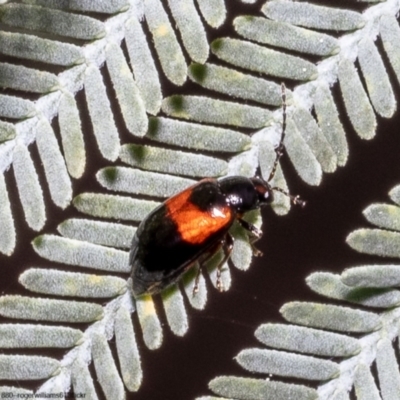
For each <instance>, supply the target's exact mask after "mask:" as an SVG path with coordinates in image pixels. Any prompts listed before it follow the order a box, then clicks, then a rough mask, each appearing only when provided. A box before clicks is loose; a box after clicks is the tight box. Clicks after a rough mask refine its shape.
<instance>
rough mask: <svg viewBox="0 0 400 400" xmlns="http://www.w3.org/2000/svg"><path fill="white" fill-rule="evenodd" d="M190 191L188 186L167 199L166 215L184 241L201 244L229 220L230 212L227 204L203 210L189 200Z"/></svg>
mask: <svg viewBox="0 0 400 400" xmlns="http://www.w3.org/2000/svg"><path fill="white" fill-rule="evenodd" d="M191 193H192V188H188V189H187V190H185V191H183V192H182V193H179V194H178V195H176V196H174V197H171V198H170V199H169V200H167V201H166V203H165V206H166V207H167V210H168V212H167V216H168V217H169V218H171V220H172V221H174V222H175V223H176V225H177V227H178V232H179V234H180V235H181V237H182V239H183V240H184V241H185V242H187V243H190V244H202V243H204V242H205V241H206V240H207V239H208V238H209V237H210V236H212V235H213V234H214V233H216V232H218V231H219V230H220V229H223V228H225V227H226V225H228V224H229V223H230V222H231V218H232V212H231V209H230V208H229V207H228V206H225V207H218V208H214V209H211V210H209V211H203V210H201V209H200V208H198V207H197V206H196V205H195V204H193V203H192V202H191V201H190V200H189V197H190V195H191Z"/></svg>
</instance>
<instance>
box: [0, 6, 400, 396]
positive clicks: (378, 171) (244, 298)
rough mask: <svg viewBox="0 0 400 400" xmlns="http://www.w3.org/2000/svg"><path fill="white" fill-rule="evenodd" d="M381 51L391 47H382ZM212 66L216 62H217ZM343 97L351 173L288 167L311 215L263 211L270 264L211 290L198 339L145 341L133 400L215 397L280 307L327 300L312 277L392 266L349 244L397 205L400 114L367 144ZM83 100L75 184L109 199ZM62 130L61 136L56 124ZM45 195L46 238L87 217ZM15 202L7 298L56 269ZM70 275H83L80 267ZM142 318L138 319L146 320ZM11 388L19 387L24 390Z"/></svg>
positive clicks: (4, 266) (193, 321) (4, 263)
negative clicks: (393, 197)
mask: <svg viewBox="0 0 400 400" xmlns="http://www.w3.org/2000/svg"><path fill="white" fill-rule="evenodd" d="M319 3H322V2H319ZM342 3H343V5H349V4H350V5H351V7H353V8H354V7H356V6H357V7H362V6H360V5H359V4H358V5H354V3H352V2H347V1H343V2H340V4H342ZM261 4H262V2H258V3H257V4H256V5H250V6H244V5H239V2H235V7H236V8H234V7H233V8H232V9H231V10H230V14H229V17H228V19H227V22H226V23H225V25H224V27H223V28H221V29H219V30H216V31H215V30H214V31H210V32H209V37H210V38H212V37H220V36H224V35H228V34H229V35H230V36H235V34H234V32H232V30H231V29H230V26H231V21H232V19H233V17H234V16H235V15H238V14H239V13H251V14H258V10H259V8H260V7H261ZM336 5H338V4H335V6H336ZM238 7H240V8H238ZM378 47H380V48H381V44H380V43H379V41H378ZM210 60H212V61H214V60H213V57H211V58H210ZM8 61H14V60H8ZM388 69H389V72H390V74H391V81H392V84H393V87H394V90H395V92H396V96H397V100H398V93H399V84H398V83H397V81H396V79H395V77H394V76H393V74H392V71H391V69H390V67H388ZM103 74H104V77H105V80H106V82H107V81H108V79H109V78H108V74H107V71H106V70H104V69H103ZM286 83H287V85H288V87H289V88H291V87H293V83H291V82H286ZM108 87H109V91H110V98H111V99H113V98H114V97H115V95H114V93H113V91H112V89H111V85H110V84H109V85H108ZM177 92H179V93H191V94H192V93H205V92H203V91H202V90H200V89H199V88H198V87H197V86H196V85H194V84H192V83H190V82H188V83H187V84H185V85H184V87H183V88H179V89H177V88H175V87H174V86H173V85H171V84H170V83H168V82H163V94H164V96H167V95H170V94H173V93H177ZM334 93H335V96H336V100H337V103H338V106H339V108H340V111H341V121H342V123H343V124H344V126H345V130H346V132H347V134H348V141H349V147H350V157H349V162H348V163H347V165H346V166H345V167H344V168H340V169H338V171H337V172H335V173H334V174H330V175H326V176H324V178H323V183H322V184H321V185H320V186H319V187H317V188H312V187H309V186H307V185H306V184H304V183H302V182H301V181H300V179H299V178H298V176H297V175H296V173H295V171H294V170H293V167H292V166H291V164H290V162H289V160H288V159H287V157H285V158H284V159H283V168H284V171H285V174H286V177H287V181H288V184H289V187H290V190H291V192H292V193H294V194H300V195H301V197H302V198H304V199H305V200H307V206H306V208H304V209H300V208H293V209H292V210H291V211H290V213H289V215H287V216H285V217H278V216H276V215H275V214H274V213H273V212H272V210H270V209H265V210H263V221H264V223H263V231H264V236H263V238H262V240H261V241H260V242H259V244H258V247H259V248H260V249H262V250H263V252H264V256H263V257H261V258H259V259H256V260H255V261H254V262H253V264H252V266H251V268H250V269H249V271H247V272H241V271H238V270H236V269H234V268H232V269H231V270H232V288H231V290H230V291H229V292H227V293H223V294H220V293H218V292H217V291H216V290H213V289H211V288H210V290H209V299H208V303H207V306H206V309H205V310H204V311H201V312H200V311H195V310H193V309H190V308H189V331H188V333H187V334H186V336H185V337H183V338H178V337H176V336H174V335H173V334H171V333H170V331H169V328H168V326H167V325H166V324H165V326H164V340H163V345H162V347H161V349H159V350H156V351H149V350H147V349H146V348H145V346H144V344H143V342H142V341H141V339H140V338H138V339H139V347H140V349H139V350H140V353H141V357H142V367H143V371H144V382H143V385H142V388H141V389H140V391H139V392H138V393H137V394H131V395H129V398H137V399H152V400H153V399H154V400H158V399H164V400H170V399H193V398H195V397H196V396H200V395H206V394H210V392H209V391H208V389H207V384H208V382H209V381H210V380H211V379H212V378H214V377H215V376H218V375H229V374H233V375H241V376H250V374H249V373H247V372H246V371H244V370H242V369H241V368H240V367H239V365H238V364H237V363H236V362H235V361H234V360H233V357H235V356H236V355H237V354H238V353H239V351H240V350H242V349H244V348H246V347H257V346H259V343H258V342H257V340H256V339H255V338H254V331H255V329H256V328H257V327H258V326H259V325H260V324H262V323H265V322H275V321H279V322H283V319H282V318H281V317H280V314H279V308H280V307H281V306H282V305H283V304H284V303H285V302H287V301H292V300H313V301H323V300H324V299H323V298H321V297H320V296H318V295H316V294H314V293H312V292H311V291H310V290H309V289H308V288H307V286H306V284H305V278H306V276H307V275H308V274H310V273H311V272H314V271H320V270H323V271H331V272H340V271H342V270H343V269H344V268H346V267H350V266H355V265H361V264H364V263H375V262H377V263H385V262H390V261H392V260H385V259H380V258H377V257H372V256H367V255H363V254H359V253H357V252H355V251H353V250H352V249H351V248H350V247H349V246H348V245H346V243H345V238H346V236H347V235H348V234H349V233H350V232H351V231H352V230H354V229H357V228H360V227H365V226H368V223H367V222H366V221H365V219H364V218H363V216H362V213H361V212H362V210H363V209H364V208H365V207H367V206H368V205H369V204H371V203H372V202H389V197H388V195H387V193H388V191H389V190H390V189H391V188H392V187H393V186H395V185H396V184H400V170H399V169H400V168H399V166H400V163H399V154H400V134H399V133H400V132H399V126H400V117H399V116H398V113H397V114H396V116H395V117H394V118H392V119H391V120H390V121H387V120H382V119H381V118H378V132H377V136H376V138H375V139H373V140H371V141H363V140H361V139H359V138H358V137H357V135H356V134H355V132H354V131H353V129H352V127H351V125H350V124H349V121H348V119H347V117H346V115H345V112H344V109H343V104H342V100H341V97H340V91H339V90H338V88H337V87H336V88H335V89H334ZM77 98H78V102H79V105H80V110H81V118H82V124H83V130H84V132H85V142H86V146H87V151H88V168H87V171H86V173H85V176H84V178H83V179H81V180H79V181H74V183H73V185H74V195H76V194H78V193H81V192H83V191H101V190H102V189H101V188H100V185H98V184H97V183H96V181H95V179H94V178H93V176H94V174H95V172H96V171H97V170H98V169H99V168H101V167H102V166H105V165H108V164H107V163H105V162H104V160H102V158H101V156H100V155H99V152H98V150H97V147H96V144H95V142H94V139H93V136H92V134H91V130H92V128H91V124H90V121H89V119H88V116H87V110H86V106H85V103H84V96H83V95H82V93H80V94H78V97H77ZM115 103H116V102H115V101H114V105H113V107H114V111H115V115H116V118H117V124H118V128H119V130H120V132H121V137H122V141H123V142H124V143H125V142H131V141H132V136H131V135H129V134H128V133H127V132H126V129H125V127H124V123H123V121H122V119H121V118H120V113H119V110H118V107H117V105H116V104H115ZM53 127H54V129H55V130H56V131H57V129H58V127H57V121H56V120H55V121H53ZM30 150H31V152H32V154H33V156H34V158H35V165H36V168H37V169H38V171H39V174H40V175H41V182H42V187H43V188H46V184H45V182H44V181H43V173H42V172H43V171H42V169H41V168H42V167H41V165H40V161H39V159H38V156H37V149H36V146H35V144H33V145H31V146H30ZM6 180H7V183H8V187H9V188H10V187H14V188H15V183H14V177H13V174H12V171H8V172H7V173H6ZM44 194H45V201H46V207H47V218H48V221H47V223H46V226H45V228H44V229H43V232H45V233H55V232H56V229H55V228H56V226H57V225H58V224H59V223H60V222H61V221H62V220H64V219H66V218H69V217H72V216H79V213H77V212H76V211H75V210H74V209H73V207H72V206H70V207H69V208H68V209H67V210H65V211H61V210H59V209H58V208H57V207H55V206H54V205H52V203H51V201H50V200H49V194H48V191H47V189H45V193H44ZM10 200H11V202H12V211H13V216H14V218H15V222H16V227H17V248H16V251H15V254H14V255H13V256H12V257H10V258H8V257H5V256H3V255H0V265H1V268H0V293H1V294H2V295H3V294H11V293H20V294H27V292H26V291H24V290H23V289H22V287H21V286H20V285H19V284H18V282H17V280H18V276H19V274H20V273H21V272H22V271H24V270H25V269H27V268H29V267H33V266H46V265H49V266H50V265H51V263H47V262H46V261H44V260H42V259H40V258H39V257H38V256H37V255H36V253H35V252H34V251H33V249H32V247H31V245H30V242H31V240H32V239H33V238H34V237H35V236H36V235H37V234H36V233H33V232H32V231H31V230H29V229H27V227H26V224H25V222H24V217H23V213H22V209H21V206H20V203H19V200H18V198H17V194H16V193H15V192H14V193H10ZM66 269H68V270H74V269H73V268H70V267H68V268H66ZM76 270H78V269H76ZM133 318H134V319H136V316H135V315H134V316H133ZM164 320H165V319H164ZM1 321H5V319H0V322H1ZM136 322H137V321H136ZM82 328H84V327H83V326H82ZM138 336H140V335H138ZM112 346H113V344H112ZM4 352H5V353H8V354H14V353H16V352H15V351H4ZM22 353H24V354H26V353H29V352H28V351H23V352H22ZM36 353H37V352H36V351H35V352H32V354H36ZM63 354H64V352H63V351H60V352H50V351H44V352H43V355H51V356H55V357H62V355H63ZM260 377H261V375H260ZM3 383H6V382H3ZM9 384H11V385H15V382H9ZM21 386H24V387H25V386H29V387H31V388H36V387H38V383H37V382H27V383H21ZM100 392H101V390H100V389H99V394H100ZM100 398H101V394H100Z"/></svg>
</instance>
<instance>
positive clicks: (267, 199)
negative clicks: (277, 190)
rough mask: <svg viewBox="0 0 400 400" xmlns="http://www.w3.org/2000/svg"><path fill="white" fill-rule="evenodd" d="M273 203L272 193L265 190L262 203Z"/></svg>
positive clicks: (269, 190)
mask: <svg viewBox="0 0 400 400" xmlns="http://www.w3.org/2000/svg"><path fill="white" fill-rule="evenodd" d="M273 201H274V193H273V192H272V190H271V189H269V188H268V189H267V190H266V191H265V193H264V203H267V204H271V203H272V202H273Z"/></svg>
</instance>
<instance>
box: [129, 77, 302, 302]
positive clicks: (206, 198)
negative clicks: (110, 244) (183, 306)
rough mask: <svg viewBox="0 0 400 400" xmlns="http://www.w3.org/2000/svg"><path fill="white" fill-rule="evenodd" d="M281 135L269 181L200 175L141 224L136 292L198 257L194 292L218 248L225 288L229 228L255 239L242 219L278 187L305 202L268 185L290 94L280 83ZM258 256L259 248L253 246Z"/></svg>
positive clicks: (156, 286)
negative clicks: (239, 228)
mask: <svg viewBox="0 0 400 400" xmlns="http://www.w3.org/2000/svg"><path fill="white" fill-rule="evenodd" d="M282 107H283V121H282V134H281V139H280V142H279V145H278V147H277V148H276V158H275V161H274V164H273V167H272V170H271V173H270V175H269V178H268V180H264V179H263V178H262V177H253V178H246V177H243V176H228V177H225V178H222V179H220V180H217V179H213V178H206V179H202V180H201V181H199V182H198V183H196V184H194V185H192V186H190V187H188V188H187V189H185V190H183V191H182V192H180V193H178V194H176V195H174V196H172V197H170V198H169V199H167V200H166V201H165V202H164V203H162V204H161V205H160V206H158V207H157V208H155V209H154V210H153V211H152V212H150V214H148V215H147V216H146V217H145V219H144V220H143V221H142V222H141V223H140V225H139V227H138V229H137V231H136V233H135V235H134V237H133V240H132V246H131V251H130V255H129V263H130V266H131V267H132V272H131V278H132V290H133V295H134V296H135V297H138V296H141V295H144V294H149V295H154V294H157V293H160V292H161V291H162V290H163V289H165V288H167V287H168V286H170V285H172V284H174V283H176V282H177V281H178V280H179V279H180V278H181V276H182V275H183V274H184V273H185V272H186V271H187V270H188V269H189V268H191V267H192V266H193V265H194V264H195V263H196V262H199V264H200V267H199V269H198V272H197V276H196V279H195V284H194V288H193V294H195V293H196V292H197V290H198V281H199V276H200V268H201V265H202V264H203V263H204V262H205V261H206V260H208V259H209V258H211V257H212V256H213V255H214V254H215V253H216V252H217V251H218V250H219V249H220V248H222V249H223V252H224V257H223V258H222V260H221V261H220V262H219V264H218V266H217V288H218V289H219V290H220V291H222V290H223V286H222V282H221V268H222V266H223V265H224V264H225V262H226V261H227V260H228V259H229V258H230V255H231V252H232V249H233V242H234V240H233V237H232V235H231V234H230V233H229V229H230V227H231V226H232V224H233V223H234V221H235V220H236V221H238V222H239V224H240V225H241V226H242V227H243V228H244V229H246V230H247V231H249V232H250V234H251V236H252V240H251V243H252V242H253V241H255V240H257V239H258V238H260V237H261V234H262V232H261V230H259V229H258V228H257V227H255V226H254V225H252V224H250V223H249V222H247V221H245V220H244V219H243V215H244V214H245V213H247V212H248V211H251V210H255V209H258V208H261V207H263V206H265V205H269V204H271V203H272V202H273V200H274V195H273V192H274V191H279V192H281V193H284V194H286V195H287V196H289V197H290V198H291V200H292V202H293V203H294V204H299V205H301V206H304V204H305V202H304V201H302V200H300V198H299V197H298V196H291V195H289V194H288V193H287V192H285V191H284V190H282V189H281V188H278V187H272V186H271V185H270V183H269V182H270V181H271V179H272V178H273V177H274V175H275V172H276V169H277V166H278V162H279V159H280V158H281V156H282V154H283V140H284V137H285V128H286V96H285V86H284V85H283V84H282ZM253 251H254V254H255V255H260V254H261V252H259V251H258V250H256V249H255V248H254V247H253Z"/></svg>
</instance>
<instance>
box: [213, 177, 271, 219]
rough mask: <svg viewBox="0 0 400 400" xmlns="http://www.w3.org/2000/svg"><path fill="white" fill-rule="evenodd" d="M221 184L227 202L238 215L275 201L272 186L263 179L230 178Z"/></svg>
mask: <svg viewBox="0 0 400 400" xmlns="http://www.w3.org/2000/svg"><path fill="white" fill-rule="evenodd" d="M219 183H220V187H221V190H222V192H223V193H224V195H225V197H226V200H227V202H228V203H229V205H230V206H231V207H233V208H235V209H236V211H237V212H238V213H245V212H247V211H250V210H255V209H257V208H260V207H262V206H264V205H267V204H271V203H272V202H273V200H274V196H273V193H272V188H271V186H270V185H269V183H268V182H266V181H265V180H264V179H262V178H245V177H243V176H228V177H226V178H223V179H221V180H220V181H219Z"/></svg>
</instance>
